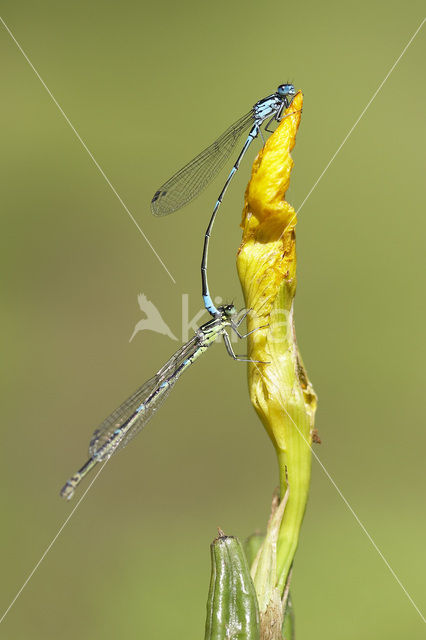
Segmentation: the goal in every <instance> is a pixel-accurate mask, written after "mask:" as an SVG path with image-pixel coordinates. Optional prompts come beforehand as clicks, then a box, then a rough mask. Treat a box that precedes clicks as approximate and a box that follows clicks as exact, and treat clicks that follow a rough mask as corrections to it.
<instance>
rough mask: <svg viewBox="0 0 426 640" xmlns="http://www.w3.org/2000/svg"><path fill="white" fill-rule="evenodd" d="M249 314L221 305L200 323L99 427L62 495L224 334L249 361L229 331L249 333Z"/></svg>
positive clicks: (124, 440)
mask: <svg viewBox="0 0 426 640" xmlns="http://www.w3.org/2000/svg"><path fill="white" fill-rule="evenodd" d="M247 314H248V311H245V312H244V313H243V314H240V317H238V314H237V312H236V309H235V307H234V305H232V304H230V305H225V306H222V307H219V309H218V313H217V315H216V317H215V318H213V319H212V320H209V322H206V323H205V324H203V325H202V326H201V327H199V328H198V329H197V331H196V333H195V335H194V336H193V337H192V338H191V340H189V341H188V342H187V343H186V344H184V345H183V346H182V347H181V348H180V349H179V350H178V351H176V353H175V354H173V355H172V357H171V358H170V359H169V360H168V361H167V362H166V364H165V365H164V367H162V368H161V369H160V371H159V372H158V373H157V374H156V375H155V376H154V377H153V378H150V379H149V380H148V381H147V382H145V384H144V385H142V387H140V388H139V389H138V390H137V391H136V392H135V393H134V394H133V395H132V396H130V398H128V399H127V400H125V402H123V404H121V405H120V406H119V407H118V409H116V410H115V411H113V413H112V414H111V415H110V416H109V417H108V418H106V420H104V421H103V423H102V424H101V425H100V427H99V428H98V429H96V431H95V432H94V434H93V437H92V440H91V442H90V445H89V456H90V458H89V460H88V461H87V462H86V463H85V464H84V465H83V466H82V467H81V469H79V470H78V471H77V472H76V473H75V474H74V475H73V476H72V478H70V479H69V480H68V481H67V483H66V484H65V485H64V487H63V488H62V489H61V496H62V497H63V498H66V499H67V500H69V499H70V498H72V496H73V495H74V491H75V488H76V487H77V485H79V484H80V482H81V480H82V479H83V478H84V477H85V476H86V475H87V473H88V472H89V471H91V469H93V467H95V466H96V465H97V464H98V463H99V462H102V461H105V460H108V459H109V458H110V457H111V456H112V455H113V453H115V452H116V451H117V450H118V449H121V448H123V447H125V446H126V445H127V444H128V443H129V442H130V440H132V439H133V438H134V437H135V435H136V434H137V433H139V431H140V430H141V429H142V428H143V427H144V426H145V425H146V423H147V422H148V421H149V420H150V419H151V418H152V416H153V415H154V413H155V412H156V410H157V409H158V408H159V407H160V405H161V404H162V402H163V401H164V400H165V399H166V398H167V396H168V395H169V393H170V391H171V389H172V388H173V386H174V385H175V383H176V381H177V380H178V378H179V377H180V376H181V374H182V373H183V372H184V371H185V369H187V368H188V367H189V366H190V365H191V364H192V363H193V362H195V360H197V358H198V357H199V356H200V355H201V354H202V353H204V351H206V350H207V349H208V348H209V347H210V346H211V345H212V344H213V342H214V341H215V340H216V339H217V338H218V337H219V336H220V335H222V336H223V339H224V342H225V346H226V349H227V351H228V353H229V355H230V356H232V358H234V360H242V361H246V362H247V361H249V359H248V358H247V356H238V355H236V354H235V353H234V350H233V348H232V345H231V340H230V338H229V335H228V333H227V331H226V329H227V328H228V327H229V328H230V329H232V330H233V331H234V332H235V333H236V334H237V335H238V337H239V338H245V337H247V336H248V335H249V334H248V333H247V334H245V335H242V334H240V332H239V331H238V327H239V326H240V324H241V323H242V322H243V320H244V318H245V317H246V316H247ZM254 330H255V329H254ZM250 333H252V331H250Z"/></svg>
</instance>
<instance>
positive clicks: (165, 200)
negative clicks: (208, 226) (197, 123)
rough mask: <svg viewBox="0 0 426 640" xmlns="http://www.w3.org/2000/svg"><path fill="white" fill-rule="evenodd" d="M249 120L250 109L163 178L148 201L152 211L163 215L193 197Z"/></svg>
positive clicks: (252, 119)
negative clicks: (193, 156)
mask: <svg viewBox="0 0 426 640" xmlns="http://www.w3.org/2000/svg"><path fill="white" fill-rule="evenodd" d="M253 122H254V117H253V110H251V111H249V112H248V113H246V114H245V115H244V116H242V117H241V118H240V119H239V120H237V121H236V122H234V124H233V125H231V126H230V127H229V128H228V129H227V130H226V131H225V132H224V133H223V134H222V135H221V136H220V138H218V139H217V140H215V142H213V144H211V145H210V146H209V147H207V149H204V151H202V152H201V153H199V154H198V156H196V157H195V158H194V159H193V160H191V162H188V164H186V165H185V166H184V167H183V168H182V169H180V171H178V172H177V173H175V174H174V176H172V177H171V178H170V179H169V180H167V182H165V183H164V184H163V186H162V187H160V188H159V189H158V191H156V192H155V194H154V197H153V199H152V201H151V209H152V213H153V214H154V215H156V216H165V215H167V214H169V213H172V212H173V211H177V210H178V209H180V208H181V207H183V206H184V205H185V204H187V203H188V202H190V201H191V200H193V199H194V198H196V197H197V196H198V194H199V193H200V192H201V191H202V190H203V189H204V188H205V187H206V186H207V185H208V183H209V182H210V181H211V180H213V178H214V177H215V176H216V175H217V174H218V172H219V171H220V169H221V168H222V167H223V165H224V163H225V161H226V159H227V158H228V157H229V155H230V153H231V151H232V149H233V148H234V146H235V144H236V142H237V141H238V139H239V138H240V136H241V135H242V133H243V132H244V131H247V130H248V129H249V128H250V127H251V125H252V124H253Z"/></svg>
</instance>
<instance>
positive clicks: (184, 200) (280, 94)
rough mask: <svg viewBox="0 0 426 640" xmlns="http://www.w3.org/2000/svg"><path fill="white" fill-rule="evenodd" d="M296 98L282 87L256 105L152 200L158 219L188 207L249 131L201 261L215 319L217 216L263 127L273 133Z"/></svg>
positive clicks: (287, 87)
mask: <svg viewBox="0 0 426 640" xmlns="http://www.w3.org/2000/svg"><path fill="white" fill-rule="evenodd" d="M295 95H296V90H295V88H294V86H293V85H292V84H288V83H287V84H282V85H280V86H279V87H278V88H277V90H276V92H275V93H272V94H271V95H270V96H267V97H266V98H263V99H262V100H259V101H258V102H256V104H254V105H253V107H252V108H251V109H250V111H249V112H248V113H246V114H245V115H244V116H242V117H241V118H240V119H239V120H237V121H236V122H235V123H234V124H233V125H231V126H230V127H229V128H228V129H227V130H226V131H225V132H224V133H223V134H222V135H221V136H220V137H219V138H218V139H217V140H216V141H215V142H213V144H211V145H210V146H209V147H207V149H204V151H202V152H201V153H199V154H198V156H196V157H195V158H194V159H193V160H191V162H189V163H188V164H186V165H185V166H184V167H183V168H182V169H180V171H178V172H177V173H175V174H174V175H173V176H172V177H171V178H170V179H169V180H167V182H165V183H164V184H163V186H162V187H160V188H159V189H158V190H157V191H156V192H155V194H154V197H153V198H152V201H151V209H152V212H153V214H154V215H156V216H165V215H167V214H169V213H172V212H173V211H177V210H178V209H180V208H181V207H183V206H184V205H185V204H188V202H190V201H191V200H193V199H194V198H196V197H197V196H198V195H199V194H200V192H201V191H202V190H203V189H204V188H205V187H206V186H207V185H208V184H209V182H211V180H213V178H214V177H215V176H216V175H217V173H218V172H219V170H220V169H221V168H222V166H223V165H224V163H225V161H226V159H227V158H228V157H229V155H230V154H231V152H232V150H233V148H234V147H235V145H236V143H237V141H238V140H239V138H240V137H241V135H242V134H243V133H244V132H245V131H247V130H248V129H249V133H248V135H247V138H246V141H245V142H244V145H243V147H242V149H241V151H240V153H239V155H238V157H237V159H236V161H235V163H234V166H233V167H232V169H231V171H230V173H229V175H228V177H227V179H226V181H225V184H224V186H223V188H222V191H221V192H220V194H219V197H218V199H217V201H216V204H215V206H214V209H213V213H212V215H211V218H210V222H209V224H208V227H207V230H206V233H205V236H204V246H203V257H202V261H201V282H202V293H203V299H204V305H205V307H206V309H207V311H208V312H209V313H210V314H211V315H212V316H213V317H216V316H217V315H218V314H219V313H220V311H219V310H218V309H217V308H216V307H215V305H214V304H213V300H212V298H211V296H210V291H209V287H208V282H207V257H208V249H209V240H210V235H211V231H212V228H213V224H214V221H215V218H216V214H217V212H218V209H219V207H220V205H221V202H222V199H223V196H224V195H225V192H226V190H227V188H228V186H229V183H230V182H231V180H232V178H233V176H234V175H235V173H236V172H237V171H238V168H239V166H240V162H241V160H242V159H243V157H244V154H245V153H246V151H247V149H248V148H249V146H250V144H251V143H252V142H253V140H254V139H255V138H257V136H258V135H259V133H260V135H262V132H261V126H262V124H263V123H264V122H265V121H266V120H268V118H269V122H268V123H267V124H266V127H265V131H270V130H269V129H268V127H269V125H270V124H271V123H272V121H273V120H276V121H277V122H279V121H280V120H281V118H282V115H283V112H284V111H285V109H287V108H288V107H289V106H290V104H291V101H292V100H293V98H294V96H295Z"/></svg>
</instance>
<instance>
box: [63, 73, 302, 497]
mask: <svg viewBox="0 0 426 640" xmlns="http://www.w3.org/2000/svg"><path fill="white" fill-rule="evenodd" d="M295 95H296V91H295V88H294V86H293V85H292V84H283V85H280V86H279V87H278V89H277V91H276V92H275V93H273V94H271V95H270V96H267V97H266V98H263V99H262V100H259V101H258V102H256V104H255V105H253V107H252V108H251V109H250V111H249V112H248V113H247V114H245V115H244V116H242V117H241V118H240V119H239V120H237V121H236V122H235V123H234V124H233V125H232V126H231V127H229V128H228V129H227V130H226V131H225V132H224V133H223V134H222V135H221V136H220V137H219V138H218V139H217V140H216V141H215V142H214V143H213V144H211V145H210V146H209V147H207V148H206V149H205V150H204V151H202V152H201V153H200V154H198V155H197V156H196V157H195V158H194V159H193V160H192V161H191V162H189V163H188V164H187V165H185V166H184V167H183V168H182V169H181V170H180V171H178V172H177V173H176V174H175V175H174V176H173V177H172V178H170V179H169V180H168V181H167V182H165V183H164V185H163V186H162V187H161V188H160V189H158V190H157V191H156V193H155V195H154V197H153V199H152V203H151V207H152V211H153V213H154V214H155V215H157V216H163V215H167V214H169V213H172V212H174V211H177V210H178V209H180V208H181V207H183V206H184V205H185V204H188V203H189V202H190V201H191V200H193V199H194V198H195V197H196V196H198V195H199V194H200V192H201V191H202V190H203V189H204V188H205V187H206V186H207V185H208V184H209V182H210V181H211V180H213V178H214V177H215V176H216V175H217V173H218V172H219V170H220V169H221V168H222V166H223V165H224V163H225V162H226V159H227V158H228V157H229V155H230V154H231V152H232V149H233V148H234V147H235V145H236V143H237V141H238V140H239V138H240V137H241V136H242V134H243V133H244V132H247V131H249V132H248V135H247V138H246V140H245V142H244V144H243V147H242V149H241V151H240V153H239V155H238V157H237V159H236V161H235V163H234V165H233V167H232V169H231V171H230V173H229V175H228V177H227V179H226V181H225V184H224V186H223V188H222V190H221V192H220V194H219V197H218V199H217V201H216V204H215V206H214V208H213V212H212V214H211V218H210V221H209V224H208V227H207V230H206V233H205V237H204V245H203V255H202V262H201V277H202V294H203V299H204V304H205V307H206V309H207V311H208V312H209V313H210V314H211V315H212V316H213V319H212V320H210V321H209V322H206V323H205V324H203V325H202V326H200V327H199V328H198V330H197V331H196V333H195V335H194V336H193V338H191V339H190V340H189V341H188V342H187V343H186V344H184V345H183V346H182V347H181V348H180V349H178V351H176V353H175V354H173V355H172V357H171V358H170V359H169V360H168V361H167V362H166V364H165V365H164V366H163V367H162V368H161V369H160V370H159V371H158V373H157V374H156V375H155V376H153V377H152V378H150V379H149V380H148V381H147V382H145V384H144V385H142V386H141V387H140V388H139V389H138V390H137V391H136V392H135V393H134V394H133V395H132V396H130V398H128V399H127V400H125V402H123V403H122V404H121V405H120V406H119V407H118V409H116V410H115V411H113V413H112V414H111V415H110V416H109V417H108V418H106V420H104V422H103V423H102V424H101V425H100V427H99V428H98V429H96V431H95V432H94V434H93V437H92V440H91V442H90V445H89V456H90V457H89V459H88V461H87V462H86V463H85V464H84V465H83V466H82V467H81V469H79V470H78V471H77V472H76V473H75V474H74V475H73V476H72V477H71V478H70V479H69V480H68V481H67V482H66V484H65V485H64V487H63V488H62V490H61V495H62V496H63V497H64V498H66V499H70V498H72V496H73V495H74V491H75V488H76V487H77V485H78V484H80V482H81V480H82V479H83V478H84V477H85V476H86V475H87V473H89V471H91V469H93V467H95V466H96V465H97V464H98V463H99V462H102V461H106V460H108V459H109V458H110V457H111V456H112V455H113V454H114V453H115V452H116V451H118V450H119V449H121V448H123V447H124V446H126V444H128V443H129V442H130V440H132V439H133V438H134V437H135V435H136V434H137V433H139V431H140V430H141V429H142V428H143V427H144V426H145V424H146V423H147V422H148V421H149V420H150V418H152V416H153V415H154V413H155V411H156V410H157V409H158V408H159V407H160V406H161V404H162V402H163V401H164V400H165V399H166V397H167V396H168V394H169V393H170V391H171V389H172V388H173V387H174V385H175V383H176V382H177V380H178V378H179V377H180V376H181V374H182V373H183V372H184V371H185V370H186V369H187V368H188V367H189V366H190V365H191V364H192V363H193V362H194V361H195V360H197V359H198V358H199V356H200V355H201V354H202V353H204V352H205V351H206V350H207V349H208V348H209V347H210V346H211V345H212V344H213V342H214V341H215V340H216V339H217V338H218V337H219V336H223V339H224V342H225V346H226V349H227V351H228V353H229V355H231V356H232V357H233V358H234V359H235V360H243V361H246V362H247V361H249V359H248V358H247V357H246V356H237V355H236V354H235V353H234V351H233V349H232V345H231V341H230V338H229V335H228V333H227V331H226V330H227V329H228V328H230V329H231V330H232V331H234V332H235V333H236V335H238V337H239V338H245V337H247V335H249V334H245V335H242V334H240V332H239V331H238V327H239V325H240V324H241V323H242V321H243V320H244V318H245V317H246V316H247V313H248V311H245V312H244V313H242V314H239V315H238V314H237V312H236V309H235V307H234V305H224V306H220V307H218V308H217V307H215V305H214V304H213V301H212V299H211V297H210V292H209V288H208V281H207V257H208V247H209V239H210V235H211V231H212V227H213V224H214V221H215V218H216V215H217V212H218V210H219V207H220V205H221V203H222V200H223V197H224V195H225V192H226V190H227V188H228V186H229V184H230V182H231V180H232V178H233V176H234V175H235V173H236V172H237V170H238V168H239V166H240V163H241V160H242V158H243V157H244V155H245V153H246V151H247V149H248V148H249V146H250V144H251V143H252V141H253V140H254V139H255V138H257V136H258V135H259V134H260V135H261V136H262V132H261V126H262V124H263V123H264V122H265V121H267V120H269V121H268V123H267V124H266V127H265V131H269V129H268V127H269V125H270V124H271V123H272V121H273V120H276V121H278V122H279V121H280V120H281V118H282V115H283V113H284V110H285V109H287V108H288V107H289V106H290V104H291V101H292V99H293V97H294V96H295ZM262 138H263V137H262ZM250 333H252V332H250Z"/></svg>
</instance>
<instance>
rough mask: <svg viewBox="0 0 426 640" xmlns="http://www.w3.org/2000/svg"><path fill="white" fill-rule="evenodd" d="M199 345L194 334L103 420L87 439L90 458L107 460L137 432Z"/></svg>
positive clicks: (166, 394)
mask: <svg viewBox="0 0 426 640" xmlns="http://www.w3.org/2000/svg"><path fill="white" fill-rule="evenodd" d="M198 346H199V338H198V336H197V335H195V336H194V337H193V338H192V339H191V340H189V341H188V342H187V343H186V344H184V345H183V346H182V347H181V348H180V349H179V350H178V351H176V353H175V354H173V356H172V357H171V358H170V359H169V360H168V361H167V362H166V364H165V365H164V367H162V369H160V371H159V372H158V373H157V374H156V375H155V376H154V377H153V378H150V379H149V380H148V381H147V382H145V384H144V385H142V387H140V388H139V389H138V390H137V391H135V393H134V394H133V395H131V396H130V398H128V399H127V400H125V401H124V402H123V404H121V405H120V406H119V407H118V409H116V410H115V411H113V412H112V413H111V415H110V416H108V418H106V419H105V420H104V421H103V422H102V424H101V425H100V427H99V428H98V429H96V431H95V432H94V434H93V437H92V440H91V441H90V446H89V455H90V456H91V457H92V458H96V459H97V460H98V461H101V460H107V459H108V458H110V457H111V456H112V454H113V453H114V452H115V451H117V449H121V448H122V447H125V446H126V444H128V442H130V440H132V439H133V438H134V437H135V435H136V434H137V433H139V431H140V430H141V429H142V428H143V427H144V426H145V424H146V423H147V422H148V420H149V419H150V418H151V417H152V416H153V415H154V413H155V411H156V410H157V409H158V408H159V407H160V406H161V404H162V403H163V402H164V400H165V399H166V398H167V396H168V395H169V393H170V391H171V389H172V388H173V386H174V384H175V382H176V380H177V379H178V378H179V375H180V373H182V371H183V369H182V371H180V370H179V368H180V366H181V365H182V364H184V362H185V360H187V359H188V358H190V357H191V356H192V355H194V353H196V351H197V349H198Z"/></svg>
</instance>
